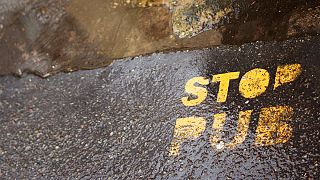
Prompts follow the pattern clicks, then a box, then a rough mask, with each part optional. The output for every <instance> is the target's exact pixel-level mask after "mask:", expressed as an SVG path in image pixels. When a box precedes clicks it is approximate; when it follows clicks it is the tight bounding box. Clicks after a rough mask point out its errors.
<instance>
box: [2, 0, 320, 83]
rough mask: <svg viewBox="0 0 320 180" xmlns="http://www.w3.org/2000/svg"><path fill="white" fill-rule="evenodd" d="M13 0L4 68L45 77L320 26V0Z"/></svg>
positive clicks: (6, 22)
mask: <svg viewBox="0 0 320 180" xmlns="http://www.w3.org/2000/svg"><path fill="white" fill-rule="evenodd" d="M7 4H8V3H7ZM9 4H10V6H9V5H6V6H4V5H3V6H2V8H1V9H5V10H6V11H3V12H2V13H1V12H0V13H1V17H0V54H1V56H2V57H3V58H2V60H1V61H0V75H6V74H17V75H22V74H23V72H31V73H35V74H37V75H40V76H42V77H46V76H49V75H51V74H53V73H55V72H59V71H75V70H79V69H91V68H96V67H101V66H106V65H108V64H110V63H111V62H112V61H113V60H114V59H119V58H124V57H132V56H137V55H144V54H149V53H153V52H159V51H171V50H180V49H193V48H203V47H212V46H217V45H221V44H242V43H245V42H252V41H256V40H283V39H286V38H288V37H292V36H301V35H306V34H316V33H318V31H319V29H320V27H319V24H320V23H319V14H320V13H319V8H317V5H318V4H319V3H318V2H316V1H315V2H314V1H313V2H311V1H310V2H309V1H291V0H283V1H275V0H272V2H269V1H268V2H265V1H253V0H249V1H232V0H221V1H218V0H206V1H205V0H198V1H191V0H183V1H175V0H108V1H105V0H91V1H86V0H70V1H66V0H47V1H39V0H33V1H31V0H30V1H25V3H19V2H18V1H12V2H11V3H9ZM266 17H267V18H266Z"/></svg>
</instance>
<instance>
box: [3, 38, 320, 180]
mask: <svg viewBox="0 0 320 180" xmlns="http://www.w3.org/2000/svg"><path fill="white" fill-rule="evenodd" d="M319 49H320V37H319V36H315V37H306V38H300V39H293V40H289V41H285V42H257V43H251V44H245V45H242V46H240V47H238V46H222V47H219V48H213V49H203V50H195V51H185V52H175V53H158V54H153V55H150V56H147V57H137V58H132V59H124V60H120V61H116V62H114V63H113V64H112V65H110V66H109V67H106V68H101V69H96V70H88V71H78V72H74V73H70V74H64V73H59V74H57V75H55V76H51V77H49V78H46V79H43V78H40V77H37V76H34V75H29V76H26V77H23V78H16V77H13V76H5V77H0V114H1V115H0V124H1V125H0V176H1V177H2V178H4V179H8V178H18V179H20V178H36V179H38V178H40V179H41V178H45V179H47V178H53V179H61V178H67V177H69V178H70V177H71V178H77V179H78V178H84V179H89V178H97V177H101V178H103V179H104V178H105V179H107V178H110V179H208V178H209V179H214V178H222V179H225V178H242V179H248V178H255V179H257V178H258V179H265V178H268V179H277V178H288V179H301V178H317V177H319V176H320V171H319V169H320V168H319V163H320V152H319V150H320V143H319V141H320V139H319V137H320V136H319V135H320V119H319V118H320V116H319V113H320V112H319V108H320V104H319V103H320V100H319V96H320V91H319V85H320V84H319V83H320V82H319V78H320V74H319V68H320V61H319V57H320V51H319ZM286 64H296V65H301V69H302V71H301V74H299V76H297V77H296V79H294V81H293V79H292V78H291V80H292V81H291V82H288V83H286V84H283V85H281V86H279V87H277V88H276V89H274V86H273V85H274V84H275V83H276V82H278V81H277V80H275V76H276V75H277V72H278V71H277V68H279V67H282V66H281V65H286ZM254 68H263V69H265V70H267V72H269V74H270V83H269V86H268V87H267V89H266V91H265V92H264V93H262V94H261V95H259V96H258V97H256V98H244V97H243V96H242V95H241V94H240V93H239V82H240V79H241V77H243V76H244V74H245V73H246V72H249V71H250V70H252V69H254ZM280 69H281V68H280ZM227 72H240V76H239V78H238V79H234V80H231V81H230V85H229V92H228V96H227V99H226V101H225V102H217V98H218V97H217V93H218V89H219V86H218V84H215V83H210V84H209V85H207V86H203V85H199V84H197V85H196V86H198V87H203V88H204V89H205V90H207V92H208V96H207V97H206V99H205V100H204V101H203V102H201V103H200V104H199V105H196V106H192V107H186V106H185V105H183V103H182V101H181V98H182V97H188V93H186V92H185V85H186V83H187V82H188V80H190V79H191V78H194V77H197V76H203V77H205V78H208V79H210V80H211V79H212V77H213V75H217V74H221V73H227ZM247 76H248V75H247ZM285 79H287V80H288V79H289V80H290V76H285V77H282V78H280V79H278V80H279V82H284V80H285ZM189 95H190V94H189ZM194 98H195V97H192V96H190V97H189V100H190V99H194ZM277 106H283V107H284V106H290V108H291V109H292V110H293V116H292V117H290V119H289V120H288V119H287V120H285V119H282V120H281V122H282V123H287V124H288V125H289V126H290V127H291V128H292V134H291V135H290V133H287V132H286V130H288V129H282V130H283V133H284V134H286V133H287V135H288V137H289V139H287V140H288V141H285V140H284V139H282V140H281V139H280V141H282V143H278V144H273V145H268V146H257V145H256V144H255V142H257V139H256V136H257V133H256V132H257V129H259V128H260V130H259V131H263V130H265V129H263V126H259V122H260V121H259V119H260V117H259V113H261V109H262V108H268V107H277ZM245 110H252V115H251V118H250V122H249V128H248V133H247V135H246V137H245V140H244V142H242V143H241V144H238V145H237V146H236V147H235V148H233V149H228V148H225V149H223V142H229V141H230V140H231V139H232V137H233V136H234V134H235V132H236V127H237V123H238V114H239V112H240V111H245ZM223 112H225V113H227V116H228V117H227V119H226V124H225V125H224V126H223V134H222V141H220V142H219V144H216V148H213V146H212V143H211V142H212V141H210V139H212V133H213V131H212V128H211V127H212V126H213V124H214V120H213V118H212V117H213V116H214V115H215V114H217V113H223ZM186 117H204V118H205V120H206V121H205V130H204V131H203V132H201V133H200V135H199V136H198V137H196V138H194V139H186V140H184V142H183V143H182V144H181V146H180V150H179V154H178V155H176V156H170V145H171V143H172V141H173V138H174V137H173V136H174V132H175V130H176V129H175V125H176V123H177V120H178V119H179V118H186ZM272 117H275V115H274V116H272ZM281 127H283V126H279V128H280V129H281ZM261 129H262V130H261ZM280 135H281V133H280ZM272 136H274V137H272V138H276V137H278V136H279V134H273V135H272ZM260 138H264V137H260ZM280 141H279V142H280Z"/></svg>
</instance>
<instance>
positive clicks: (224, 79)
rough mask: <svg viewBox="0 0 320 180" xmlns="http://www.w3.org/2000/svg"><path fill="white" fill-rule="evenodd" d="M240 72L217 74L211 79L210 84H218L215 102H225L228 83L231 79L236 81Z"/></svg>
mask: <svg viewBox="0 0 320 180" xmlns="http://www.w3.org/2000/svg"><path fill="white" fill-rule="evenodd" d="M239 74H240V72H229V73H224V74H217V75H214V76H213V77H212V82H220V85H219V92H218V96H217V102H225V101H226V100H227V96H228V91H229V82H230V80H232V79H238V78H239Z"/></svg>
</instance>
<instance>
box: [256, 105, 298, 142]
mask: <svg viewBox="0 0 320 180" xmlns="http://www.w3.org/2000/svg"><path fill="white" fill-rule="evenodd" d="M292 115H293V109H292V108H291V107H289V106H278V107H269V108H262V109H261V111H260V116H259V122H258V127H257V130H256V140H255V144H256V145H257V146H267V145H274V144H279V143H286V142H287V141H288V140H289V139H290V137H291V135H292V127H290V126H289V124H287V123H286V121H289V120H290V118H291V117H292Z"/></svg>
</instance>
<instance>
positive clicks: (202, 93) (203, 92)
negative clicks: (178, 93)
mask: <svg viewBox="0 0 320 180" xmlns="http://www.w3.org/2000/svg"><path fill="white" fill-rule="evenodd" d="M195 83H198V84H200V85H208V84H209V80H208V79H206V78H204V77H194V78H192V79H190V80H189V81H188V82H187V84H186V86H185V91H186V92H187V93H189V94H193V95H196V96H197V98H196V99H190V98H189V97H183V98H181V100H182V103H183V105H185V106H196V105H199V104H201V103H202V101H204V100H205V99H206V97H207V95H208V91H207V89H206V88H203V87H198V86H195Z"/></svg>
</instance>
